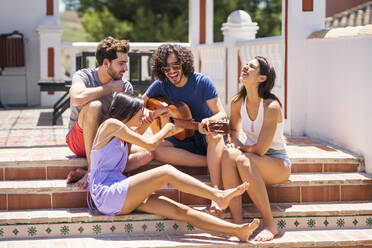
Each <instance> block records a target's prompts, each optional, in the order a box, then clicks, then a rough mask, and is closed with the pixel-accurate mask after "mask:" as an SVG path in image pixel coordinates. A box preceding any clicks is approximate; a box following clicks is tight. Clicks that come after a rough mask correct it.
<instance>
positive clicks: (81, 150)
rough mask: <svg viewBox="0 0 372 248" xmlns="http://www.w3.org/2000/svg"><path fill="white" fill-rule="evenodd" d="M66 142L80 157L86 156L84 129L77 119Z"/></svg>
mask: <svg viewBox="0 0 372 248" xmlns="http://www.w3.org/2000/svg"><path fill="white" fill-rule="evenodd" d="M66 142H67V145H68V147H69V148H70V150H71V151H72V152H73V153H75V154H76V155H77V156H79V157H86V153H85V146H84V136H83V129H81V128H80V127H79V124H78V121H75V125H74V127H73V128H72V130H71V132H70V133H69V134H68V135H67V140H66Z"/></svg>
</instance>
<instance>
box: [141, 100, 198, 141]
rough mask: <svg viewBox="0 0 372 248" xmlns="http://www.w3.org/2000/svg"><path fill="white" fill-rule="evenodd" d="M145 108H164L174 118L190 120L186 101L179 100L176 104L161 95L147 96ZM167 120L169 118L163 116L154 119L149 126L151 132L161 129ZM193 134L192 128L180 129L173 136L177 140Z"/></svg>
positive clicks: (190, 116) (168, 120)
mask: <svg viewBox="0 0 372 248" xmlns="http://www.w3.org/2000/svg"><path fill="white" fill-rule="evenodd" d="M146 108H148V109H149V110H156V109H164V108H166V109H168V110H169V112H170V116H171V117H173V118H174V119H182V120H192V115H191V111H190V108H189V107H188V106H187V105H186V103H184V102H179V103H177V104H174V103H173V102H172V101H171V100H169V99H168V98H166V97H163V96H160V97H156V98H149V99H148V100H147V102H146ZM168 122H170V118H169V117H163V116H161V117H160V118H157V119H156V120H154V121H153V122H152V124H151V126H150V127H151V131H152V133H157V132H159V131H160V129H162V128H163V127H164V126H165V124H167V123H168ZM193 135H194V130H193V129H181V131H180V132H179V133H177V134H175V135H174V137H175V138H176V139H178V140H184V139H186V138H187V137H190V136H193Z"/></svg>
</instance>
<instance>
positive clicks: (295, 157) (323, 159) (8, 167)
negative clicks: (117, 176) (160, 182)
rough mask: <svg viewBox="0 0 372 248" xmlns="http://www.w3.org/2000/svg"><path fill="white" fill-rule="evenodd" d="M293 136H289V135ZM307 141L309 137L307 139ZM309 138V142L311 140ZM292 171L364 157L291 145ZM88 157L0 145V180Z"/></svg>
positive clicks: (63, 172)
mask: <svg viewBox="0 0 372 248" xmlns="http://www.w3.org/2000/svg"><path fill="white" fill-rule="evenodd" d="M288 139H289V138H288ZM304 142H305V141H304ZM307 142H309V141H308V140H307ZM288 152H289V156H290V159H291V161H292V163H293V164H292V168H291V169H292V173H303V172H308V173H314V172H318V173H328V172H357V171H363V170H364V164H363V163H364V162H363V161H364V160H363V158H361V157H359V156H358V155H355V154H352V153H350V152H344V151H341V150H340V149H338V150H337V149H335V148H332V147H331V146H325V145H320V144H319V145H312V146H309V145H308V146H301V145H296V146H294V145H289V146H288ZM159 165H161V163H160V162H157V161H153V162H151V163H149V164H148V165H146V166H144V167H142V168H139V169H138V170H137V171H134V172H131V173H130V174H135V173H138V172H141V171H144V170H148V169H151V168H154V167H156V166H159ZM86 167H87V161H86V159H85V158H79V157H77V156H75V155H73V154H72V153H71V151H70V150H69V148H68V147H66V146H53V147H48V146H44V147H32V148H4V149H0V180H23V179H30V180H31V179H34V180H36V179H65V178H66V177H67V174H68V173H69V172H70V171H71V170H74V169H76V168H86ZM177 168H178V169H180V170H182V171H184V172H185V173H188V174H190V175H207V174H208V169H207V168H206V167H193V168H192V167H183V166H178V167H177Z"/></svg>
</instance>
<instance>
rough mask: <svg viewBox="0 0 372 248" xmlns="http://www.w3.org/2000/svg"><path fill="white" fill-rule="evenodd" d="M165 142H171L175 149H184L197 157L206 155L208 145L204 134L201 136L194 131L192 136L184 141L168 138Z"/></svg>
mask: <svg viewBox="0 0 372 248" xmlns="http://www.w3.org/2000/svg"><path fill="white" fill-rule="evenodd" d="M165 140H168V141H169V142H171V143H172V144H173V146H174V147H176V148H180V149H184V150H186V151H189V152H191V153H195V154H199V155H207V149H208V144H207V140H206V138H205V134H201V133H199V132H198V131H195V133H194V135H193V136H191V137H188V138H186V139H184V140H178V139H176V138H175V137H169V138H166V139H165Z"/></svg>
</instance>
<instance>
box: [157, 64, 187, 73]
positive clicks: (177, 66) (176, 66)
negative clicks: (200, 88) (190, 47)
mask: <svg viewBox="0 0 372 248" xmlns="http://www.w3.org/2000/svg"><path fill="white" fill-rule="evenodd" d="M171 68H173V70H175V71H178V70H181V69H182V65H181V64H171V65H170V66H163V67H162V68H161V71H162V72H163V73H169V72H170V70H171Z"/></svg>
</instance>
